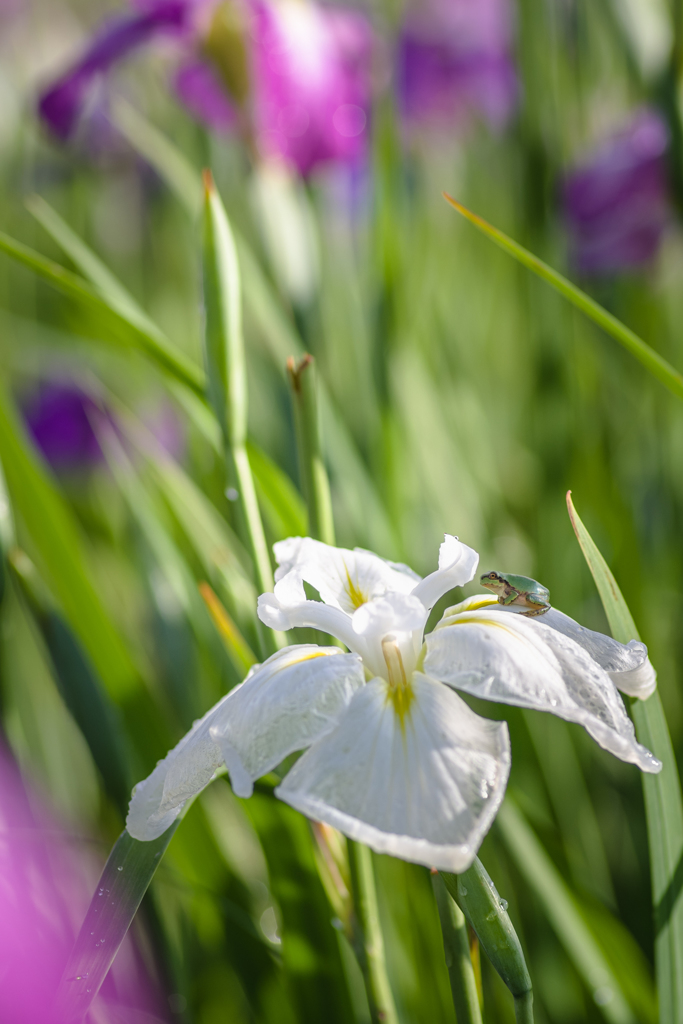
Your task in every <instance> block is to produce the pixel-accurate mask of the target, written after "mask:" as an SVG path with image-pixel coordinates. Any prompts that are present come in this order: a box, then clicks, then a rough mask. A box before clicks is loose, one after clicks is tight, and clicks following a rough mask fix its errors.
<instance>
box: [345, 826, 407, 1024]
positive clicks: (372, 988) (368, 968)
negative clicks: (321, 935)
mask: <svg viewBox="0 0 683 1024" xmlns="http://www.w3.org/2000/svg"><path fill="white" fill-rule="evenodd" d="M349 861H350V863H349V866H350V868H351V886H352V890H353V900H354V910H355V922H354V925H355V927H354V929H353V931H354V935H353V943H352V944H353V949H354V952H355V954H356V958H357V960H358V964H359V966H360V969H361V972H362V974H363V981H364V982H365V991H366V993H367V997H368V1005H369V1007H370V1017H371V1019H372V1022H373V1024H398V1015H397V1013H396V1006H395V1005H394V997H393V994H392V991H391V986H390V984H389V977H388V975H387V967H386V960H385V956H384V938H383V936H382V926H381V923H380V919H379V907H378V906H377V889H376V887H375V875H374V871H373V867H372V853H371V851H370V850H369V849H368V847H367V846H364V845H363V844H362V843H356V842H354V841H353V840H349Z"/></svg>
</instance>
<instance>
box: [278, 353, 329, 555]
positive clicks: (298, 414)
mask: <svg viewBox="0 0 683 1024" xmlns="http://www.w3.org/2000/svg"><path fill="white" fill-rule="evenodd" d="M287 374H288V376H289V382H290V384H291V388H292V398H293V404H294V425H295V429H296V443H297V450H298V453H299V473H300V474H301V483H302V487H303V492H304V498H305V499H306V505H307V507H308V531H309V534H310V536H311V537H315V538H316V539H317V540H321V541H323V542H324V543H325V544H334V521H333V519H332V499H331V497H330V484H329V481H328V479H327V472H326V470H325V463H324V461H323V456H322V447H321V443H320V428H319V420H318V400H317V388H316V374H315V363H314V359H313V356H311V355H308V354H306V355H305V356H304V357H303V358H302V359H301V361H300V362H299V364H298V365H297V364H295V362H294V358H293V357H290V358H289V359H288V360H287Z"/></svg>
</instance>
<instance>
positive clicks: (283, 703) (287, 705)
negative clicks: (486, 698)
mask: <svg viewBox="0 0 683 1024" xmlns="http://www.w3.org/2000/svg"><path fill="white" fill-rule="evenodd" d="M314 666H315V669H314V668H313V667H314ZM362 683H363V670H362V666H361V662H360V659H359V658H358V657H357V656H356V655H353V654H344V653H343V652H342V651H340V650H339V649H338V648H336V647H316V646H315V645H310V644H304V645H300V646H297V647H288V648H285V649H284V650H282V651H279V652H278V653H277V654H274V655H273V656H272V658H269V659H268V660H267V661H265V662H264V663H263V665H257V666H255V667H254V668H253V669H252V670H251V671H250V673H249V675H248V676H247V678H246V680H245V681H244V682H243V683H241V684H240V685H239V686H237V687H235V689H234V690H231V691H230V693H229V694H227V696H225V697H224V698H223V699H222V700H221V701H219V702H218V704H216V705H215V706H214V707H213V708H211V710H210V711H208V712H207V713H206V714H205V715H204V717H203V718H202V719H201V720H200V721H198V722H195V724H194V726H193V727H192V729H191V730H190V732H189V733H188V734H187V735H186V736H184V737H183V738H182V740H181V741H180V743H178V745H177V746H176V747H174V749H173V750H171V751H170V753H168V754H167V755H166V757H165V758H164V759H163V761H160V762H159V764H158V765H157V766H156V768H155V769H154V771H153V772H152V774H151V775H150V776H149V777H148V778H147V779H145V780H144V781H143V782H140V783H139V784H138V785H137V786H136V787H135V790H134V792H133V798H132V800H131V802H130V808H129V811H128V818H127V820H126V828H127V829H128V832H129V833H130V835H131V836H133V838H134V839H141V840H150V839H156V838H157V836H160V835H161V834H162V832H165V831H166V829H167V828H168V827H169V826H170V825H171V824H172V823H173V822H174V821H175V819H176V818H177V817H178V815H179V814H180V812H181V811H182V809H183V806H184V804H185V803H186V801H187V800H189V799H191V798H192V797H194V796H196V795H197V793H199V792H200V791H201V790H202V789H204V787H205V786H207V785H208V784H209V782H210V781H211V779H212V778H213V776H214V775H215V773H216V771H218V770H219V769H220V768H221V767H222V766H223V764H224V763H225V764H226V766H227V768H228V771H229V772H230V778H231V782H232V784H233V788H234V789H235V792H236V793H237V794H238V795H241V796H248V795H250V793H251V789H252V784H253V780H254V779H256V778H258V777H259V776H260V775H263V774H265V772H267V771H269V770H270V769H271V768H273V767H274V766H275V765H276V764H278V763H279V762H280V761H281V760H282V759H283V757H286V755H287V754H289V753H291V752H292V751H293V750H301V749H302V748H303V747H306V746H308V744H309V743H311V742H312V741H313V740H314V739H317V738H318V737H319V736H321V735H323V734H324V732H325V731H329V730H330V729H331V728H332V727H333V726H334V724H335V722H336V720H337V717H338V715H339V714H340V713H341V712H342V711H343V709H344V707H345V706H346V704H348V702H349V700H350V699H351V696H352V694H353V691H354V689H355V688H356V687H357V686H359V685H361V684H362ZM250 708H251V709H252V711H251V717H250ZM233 722H236V723H237V725H236V726H235V727H234V728H233ZM235 729H242V730H243V733H242V734H240V736H239V737H235V735H234V733H235ZM231 741H234V742H231Z"/></svg>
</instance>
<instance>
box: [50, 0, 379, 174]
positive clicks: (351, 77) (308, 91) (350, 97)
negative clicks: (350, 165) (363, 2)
mask: <svg viewBox="0 0 683 1024" xmlns="http://www.w3.org/2000/svg"><path fill="white" fill-rule="evenodd" d="M237 2H238V0H237ZM216 6H218V5H217V4H216V3H215V0H156V2H154V0H147V2H144V0H137V4H136V10H135V11H134V12H133V13H130V14H127V15H125V16H122V17H120V18H117V19H114V20H111V21H109V22H107V23H105V24H104V25H103V26H102V27H101V28H100V30H99V31H98V32H97V33H96V35H95V37H94V39H93V41H92V42H91V44H90V46H89V47H88V48H87V50H86V52H85V54H84V56H83V57H82V58H81V60H80V61H78V62H77V63H76V64H75V65H74V67H72V68H71V69H70V70H69V71H68V72H67V73H66V74H64V75H63V76H62V77H61V78H60V79H59V80H58V81H57V82H56V83H55V84H54V85H53V86H51V87H50V88H49V89H48V90H47V92H45V93H44V94H43V96H42V98H41V100H40V113H41V116H42V117H43V119H44V120H45V121H46V122H47V124H48V125H49V126H50V128H51V129H52V131H53V132H54V133H55V134H56V135H57V136H58V137H60V138H61V139H63V140H66V139H68V138H69V137H71V136H72V135H73V133H74V131H75V129H76V127H77V125H78V121H79V117H80V115H81V113H82V111H83V109H84V107H85V105H86V101H87V99H88V95H89V91H90V88H91V86H92V85H93V83H94V81H95V80H96V79H98V78H100V77H101V76H102V75H105V74H106V73H107V72H108V71H109V70H110V69H111V68H112V67H113V66H114V65H115V64H116V63H117V62H118V61H120V60H121V59H123V58H124V57H125V56H126V55H127V54H128V53H130V52H131V51H132V50H133V49H136V48H138V47H140V46H142V45H143V44H146V43H149V42H152V41H154V40H155V39H156V38H157V37H158V36H159V35H160V34H167V33H168V32H169V30H172V31H174V32H175V33H176V35H177V36H178V37H179V39H180V40H181V47H180V50H181V55H182V58H183V59H182V60H181V64H180V67H179V68H178V69H177V71H176V73H175V77H174V86H175V90H176V92H177V94H178V96H179V98H180V99H181V101H182V102H183V103H184V104H185V106H186V107H187V108H188V110H189V111H190V112H191V113H192V114H193V116H195V117H196V118H198V119H200V120H202V121H204V122H205V123H206V124H207V125H208V126H209V127H210V128H212V129H213V130H216V131H227V130H234V129H236V128H237V126H238V125H239V124H248V125H249V135H250V137H251V138H252V140H253V142H254V143H255V146H256V149H257V151H258V153H259V155H260V156H262V157H278V158H280V159H283V160H285V161H286V162H287V163H289V164H290V165H293V166H294V167H296V168H297V169H298V170H299V171H300V172H301V173H303V174H307V173H309V172H310V171H311V170H312V169H313V168H314V167H315V166H317V165H318V164H321V163H326V162H329V161H341V162H355V161H357V159H358V158H359V157H360V156H361V155H362V153H363V152H364V149H365V145H366V138H367V121H368V116H369V100H370V56H371V46H372V33H371V29H370V25H369V22H368V21H367V19H366V18H365V17H364V16H363V15H361V14H359V13H357V12H354V11H349V10H344V9H341V8H332V7H322V6H320V5H318V4H315V3H313V2H312V0H311V2H302V0H279V2H277V3H276V2H273V0H243V3H242V4H241V6H240V7H239V12H240V14H241V16H242V17H243V20H244V26H245V27H244V46H245V48H246V52H247V58H248V67H249V91H248V96H247V97H246V102H245V103H244V110H243V111H238V110H237V109H236V106H235V104H234V102H233V100H232V98H231V97H230V95H229V92H228V90H227V88H226V87H225V85H224V84H223V81H222V79H221V76H220V74H219V72H218V70H217V68H216V67H215V66H214V65H213V64H212V63H211V62H210V60H209V58H208V57H207V56H206V55H205V54H204V53H203V52H202V43H203V37H204V35H205V33H206V31H207V23H208V22H209V21H210V14H211V8H212V7H216ZM238 115H239V116H238Z"/></svg>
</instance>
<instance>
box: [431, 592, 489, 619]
mask: <svg viewBox="0 0 683 1024" xmlns="http://www.w3.org/2000/svg"><path fill="white" fill-rule="evenodd" d="M498 603H499V602H498V598H497V597H496V596H495V594H473V595H472V597H466V598H465V600H464V601H461V602H460V603H459V604H454V605H451V607H450V608H447V609H446V611H445V612H444V613H443V616H442V620H443V619H448V618H450V617H451V616H452V615H459V614H460V613H461V612H476V611H477V609H478V608H486V607H487V606H488V605H491V604H498Z"/></svg>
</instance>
